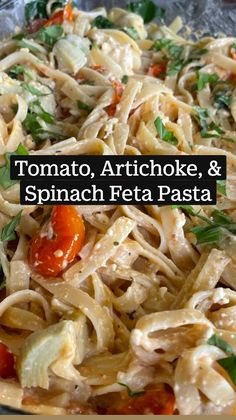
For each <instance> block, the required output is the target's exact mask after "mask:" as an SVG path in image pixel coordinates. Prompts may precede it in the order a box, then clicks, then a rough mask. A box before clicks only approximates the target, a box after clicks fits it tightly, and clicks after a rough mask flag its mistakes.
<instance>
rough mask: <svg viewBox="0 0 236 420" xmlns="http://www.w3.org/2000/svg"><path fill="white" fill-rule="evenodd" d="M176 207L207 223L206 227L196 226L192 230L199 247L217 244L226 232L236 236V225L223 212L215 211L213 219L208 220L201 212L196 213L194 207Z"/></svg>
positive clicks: (212, 215)
mask: <svg viewBox="0 0 236 420" xmlns="http://www.w3.org/2000/svg"><path fill="white" fill-rule="evenodd" d="M176 207H179V208H182V210H183V211H185V212H186V213H188V214H190V215H191V216H195V217H198V218H199V219H201V220H202V221H204V222H206V225H205V226H195V227H193V228H192V229H191V232H193V233H194V234H195V235H196V238H197V244H199V245H203V244H204V245H206V244H213V243H217V242H218V241H219V240H220V238H221V236H222V235H224V234H225V233H224V230H226V231H228V232H229V233H232V234H233V235H235V234H236V223H235V222H234V220H233V219H232V218H231V217H230V216H228V215H227V214H226V213H224V212H223V211H220V210H217V209H215V210H214V211H213V212H212V214H211V218H210V219H208V218H207V217H205V216H202V215H201V214H199V212H195V211H194V209H193V207H192V206H182V205H179V206H178V205H176ZM223 229H224V230H223Z"/></svg>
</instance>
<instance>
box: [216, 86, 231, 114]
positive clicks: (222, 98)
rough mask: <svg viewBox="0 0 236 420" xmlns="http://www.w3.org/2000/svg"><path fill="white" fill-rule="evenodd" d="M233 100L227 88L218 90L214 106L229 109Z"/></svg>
mask: <svg viewBox="0 0 236 420" xmlns="http://www.w3.org/2000/svg"><path fill="white" fill-rule="evenodd" d="M231 102H232V94H231V92H230V91H228V90H227V89H221V90H218V91H217V92H216V93H215V95H214V106H215V107H216V108H217V109H228V108H229V107H230V105H231Z"/></svg>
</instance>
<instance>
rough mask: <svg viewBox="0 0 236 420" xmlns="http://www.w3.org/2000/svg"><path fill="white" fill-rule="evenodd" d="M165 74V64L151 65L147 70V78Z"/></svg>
mask: <svg viewBox="0 0 236 420" xmlns="http://www.w3.org/2000/svg"><path fill="white" fill-rule="evenodd" d="M165 73H166V63H157V64H152V65H151V66H150V67H149V69H148V73H147V74H148V76H153V77H160V76H163V75H164V74H165Z"/></svg>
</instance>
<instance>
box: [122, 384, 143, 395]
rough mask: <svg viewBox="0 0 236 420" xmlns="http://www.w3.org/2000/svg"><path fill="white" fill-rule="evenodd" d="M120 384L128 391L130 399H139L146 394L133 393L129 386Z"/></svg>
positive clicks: (140, 392)
mask: <svg viewBox="0 0 236 420" xmlns="http://www.w3.org/2000/svg"><path fill="white" fill-rule="evenodd" d="M118 384H119V385H121V386H124V387H125V388H126V389H127V392H128V395H129V397H132V398H136V397H139V396H140V395H143V394H145V391H132V390H131V389H130V387H129V386H128V385H126V384H123V383H122V382H118Z"/></svg>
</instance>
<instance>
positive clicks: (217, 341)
mask: <svg viewBox="0 0 236 420" xmlns="http://www.w3.org/2000/svg"><path fill="white" fill-rule="evenodd" d="M207 344H210V345H211V346H216V347H218V348H219V349H221V350H223V351H224V352H225V353H228V354H230V355H232V354H233V353H234V351H233V348H232V347H231V345H230V344H228V343H226V341H224V340H222V338H220V337H219V336H218V335H216V334H213V335H212V336H211V337H210V338H209V340H208V341H207Z"/></svg>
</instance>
